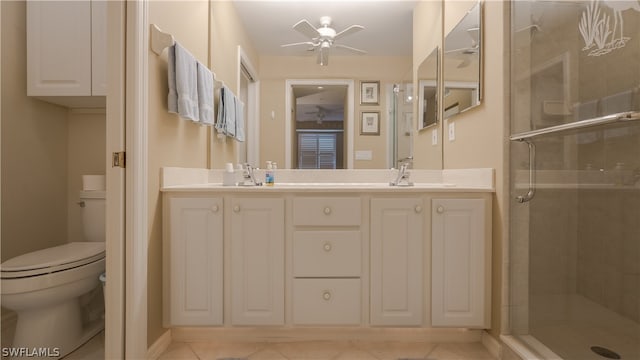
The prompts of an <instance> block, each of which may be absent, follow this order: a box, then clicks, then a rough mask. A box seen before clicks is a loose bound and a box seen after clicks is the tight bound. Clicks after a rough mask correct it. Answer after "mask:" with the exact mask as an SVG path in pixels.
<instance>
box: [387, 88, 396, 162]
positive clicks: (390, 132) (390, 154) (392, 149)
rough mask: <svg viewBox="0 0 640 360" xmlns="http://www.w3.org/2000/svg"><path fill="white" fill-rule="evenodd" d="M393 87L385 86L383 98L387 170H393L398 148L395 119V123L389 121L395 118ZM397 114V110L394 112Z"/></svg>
mask: <svg viewBox="0 0 640 360" xmlns="http://www.w3.org/2000/svg"><path fill="white" fill-rule="evenodd" d="M394 86H395V84H387V86H386V87H385V98H386V103H387V138H386V141H387V144H386V146H387V151H386V153H387V154H386V155H387V168H395V165H394V164H393V163H394V160H393V159H395V158H396V157H397V156H396V151H397V148H398V146H397V145H396V141H395V139H396V137H397V134H396V129H397V128H398V126H397V123H396V121H397V119H396V121H391V119H394V118H395V114H394V113H393V87H394ZM396 112H397V110H396ZM394 125H395V127H396V129H394Z"/></svg>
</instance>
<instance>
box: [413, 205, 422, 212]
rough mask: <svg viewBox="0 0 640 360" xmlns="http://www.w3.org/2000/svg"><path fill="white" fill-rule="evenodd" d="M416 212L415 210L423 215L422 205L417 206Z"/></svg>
mask: <svg viewBox="0 0 640 360" xmlns="http://www.w3.org/2000/svg"><path fill="white" fill-rule="evenodd" d="M414 210H415V211H416V212H417V213H421V212H422V206H420V205H416V207H415V208H414Z"/></svg>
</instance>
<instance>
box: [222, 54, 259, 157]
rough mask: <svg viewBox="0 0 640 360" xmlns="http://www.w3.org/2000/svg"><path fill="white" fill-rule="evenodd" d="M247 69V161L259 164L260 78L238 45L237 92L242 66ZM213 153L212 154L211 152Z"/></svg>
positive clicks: (237, 154)
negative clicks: (248, 78) (248, 77)
mask: <svg viewBox="0 0 640 360" xmlns="http://www.w3.org/2000/svg"><path fill="white" fill-rule="evenodd" d="M243 65H244V68H245V69H247V72H248V73H249V75H250V76H251V78H252V79H253V81H249V86H248V88H247V97H248V98H249V100H248V103H249V104H250V106H248V107H247V108H246V109H245V111H247V129H246V131H247V134H246V138H247V140H245V141H247V162H248V163H249V164H253V165H255V166H259V165H260V121H259V119H260V117H259V114H260V79H259V78H258V72H257V71H256V67H255V66H254V65H253V63H252V62H251V59H250V58H249V55H247V53H246V52H245V51H244V49H243V48H242V46H240V45H238V74H237V79H236V81H237V84H238V86H237V87H236V89H238V93H239V92H240V79H241V76H242V66H243ZM240 145H241V144H240V143H237V144H236V146H237V147H239V146H240ZM239 153H240V152H239V151H237V149H236V156H239ZM212 155H213V154H212ZM238 162H239V159H238V158H236V163H238Z"/></svg>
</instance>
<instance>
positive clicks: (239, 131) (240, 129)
mask: <svg viewBox="0 0 640 360" xmlns="http://www.w3.org/2000/svg"><path fill="white" fill-rule="evenodd" d="M236 140H238V141H240V142H243V141H244V104H243V103H242V101H240V99H238V98H236Z"/></svg>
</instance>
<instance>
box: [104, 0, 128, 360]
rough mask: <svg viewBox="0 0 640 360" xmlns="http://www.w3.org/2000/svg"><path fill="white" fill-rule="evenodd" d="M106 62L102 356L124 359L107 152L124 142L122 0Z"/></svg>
mask: <svg viewBox="0 0 640 360" xmlns="http://www.w3.org/2000/svg"><path fill="white" fill-rule="evenodd" d="M107 23H108V26H109V29H110V31H109V33H108V34H107V43H108V45H107V48H108V52H109V54H110V61H109V62H108V65H107V74H108V78H109V86H108V88H107V99H106V119H107V120H106V149H105V150H106V154H105V155H106V156H105V157H106V159H105V164H106V169H105V171H106V181H107V193H106V204H107V214H106V224H107V226H106V229H105V233H106V234H105V235H106V241H105V247H106V253H107V257H106V273H107V279H108V280H107V282H106V288H105V300H106V303H105V343H104V347H105V349H104V351H105V359H122V358H124V348H125V334H126V333H125V330H126V329H125V284H126V280H125V236H126V231H125V230H126V229H125V224H126V223H125V217H126V211H125V210H126V198H125V186H126V184H125V179H126V177H125V173H126V170H124V169H121V168H114V167H112V166H111V165H110V164H111V154H112V153H113V152H117V151H123V150H125V149H126V145H125V100H126V99H125V94H126V89H125V80H126V79H125V70H126V69H125V56H126V53H125V50H126V49H125V31H126V6H125V3H124V2H122V1H112V2H109V3H108V4H107Z"/></svg>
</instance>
